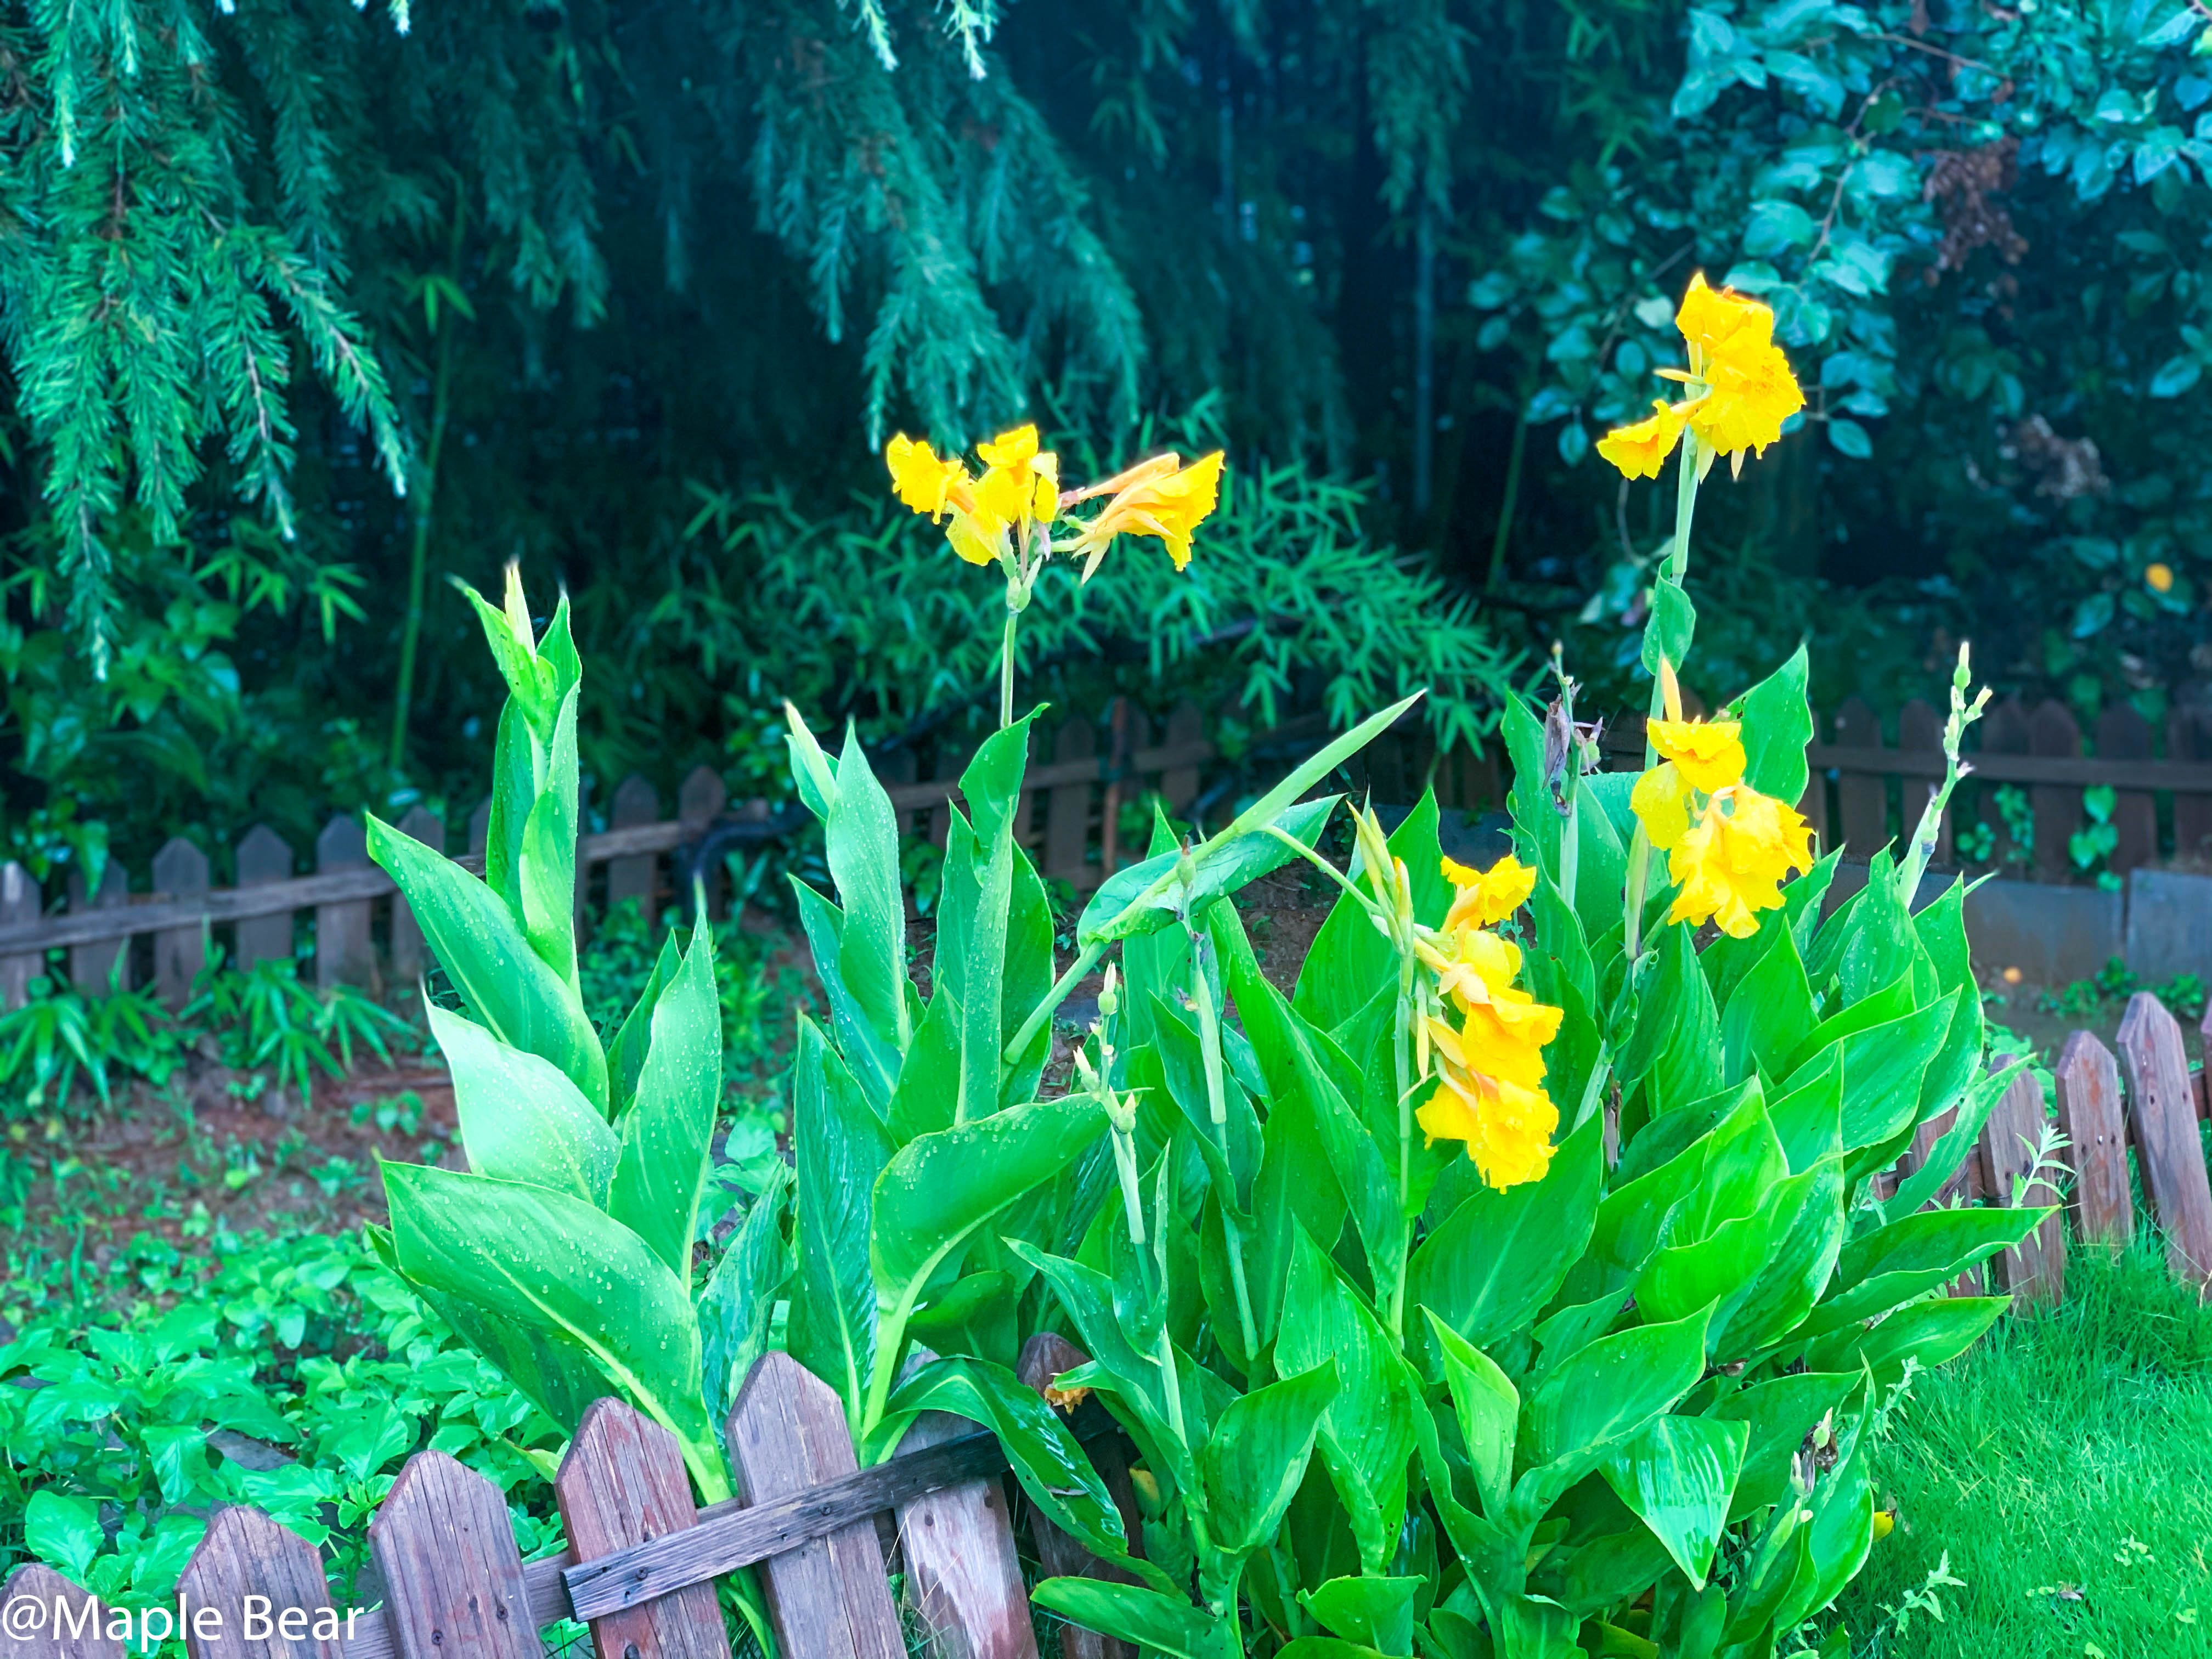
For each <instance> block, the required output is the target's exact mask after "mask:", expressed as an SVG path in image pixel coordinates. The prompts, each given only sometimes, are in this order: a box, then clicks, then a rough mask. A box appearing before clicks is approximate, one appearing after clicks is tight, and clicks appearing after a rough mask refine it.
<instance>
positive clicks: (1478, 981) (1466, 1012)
mask: <svg viewBox="0 0 2212 1659" xmlns="http://www.w3.org/2000/svg"><path fill="white" fill-rule="evenodd" d="M1443 873H1444V875H1445V877H1446V878H1447V879H1449V881H1450V882H1451V883H1452V884H1453V886H1454V888H1455V893H1454V895H1453V898H1452V905H1451V909H1450V911H1449V914H1448V915H1446V917H1445V921H1444V926H1443V929H1442V930H1441V931H1440V932H1438V933H1431V934H1427V935H1426V936H1425V937H1424V938H1423V939H1421V941H1420V942H1419V945H1417V946H1416V950H1417V952H1418V954H1419V958H1420V960H1421V962H1422V963H1423V964H1424V965H1425V966H1426V967H1427V968H1428V969H1430V971H1431V972H1432V973H1433V974H1434V975H1436V980H1437V992H1438V994H1440V995H1442V996H1443V997H1446V998H1449V1000H1450V1001H1451V1002H1452V1004H1454V1005H1455V1006H1456V1007H1457V1008H1458V1010H1459V1013H1460V1024H1458V1026H1456V1027H1455V1026H1454V1025H1453V1024H1451V1022H1450V1021H1449V1020H1448V1019H1446V1018H1442V1017H1441V1016H1440V1015H1438V1014H1435V1013H1431V1014H1428V1015H1425V1017H1424V1018H1423V1019H1422V1022H1421V1029H1420V1031H1419V1034H1418V1035H1419V1041H1420V1047H1421V1051H1422V1055H1423V1061H1422V1070H1423V1073H1424V1074H1427V1073H1434V1075H1435V1077H1436V1078H1437V1083H1438V1085H1439V1086H1438V1087H1437V1090H1436V1091H1435V1092H1434V1093H1433V1094H1432V1095H1431V1097H1429V1099H1428V1100H1427V1101H1426V1102H1425V1103H1424V1104H1423V1105H1422V1106H1421V1108H1420V1109H1419V1113H1418V1114H1417V1116H1418V1119H1419V1123H1420V1126H1421V1131H1422V1133H1424V1134H1425V1135H1426V1136H1427V1137H1428V1138H1429V1139H1430V1140H1431V1141H1437V1140H1463V1141H1465V1142H1466V1143H1467V1155H1468V1157H1469V1158H1473V1159H1474V1163H1475V1167H1476V1168H1477V1169H1479V1170H1481V1171H1482V1178H1483V1180H1484V1182H1486V1184H1488V1185H1490V1186H1492V1187H1496V1188H1506V1187H1512V1186H1517V1185H1518V1184H1519V1183H1521V1182H1524V1181H1539V1180H1541V1179H1542V1178H1543V1176H1544V1172H1545V1170H1547V1169H1548V1168H1549V1167H1550V1166H1551V1162H1552V1136H1553V1134H1554V1133H1557V1131H1558V1129H1559V1109H1558V1108H1557V1107H1555V1106H1553V1103H1552V1097H1550V1096H1549V1095H1548V1094H1547V1093H1545V1091H1544V1048H1545V1045H1546V1044H1547V1043H1548V1042H1551V1041H1552V1039H1553V1037H1555V1036H1558V1035H1559V1020H1560V1017H1561V1015H1560V1010H1559V1009H1557V1008H1553V1007H1549V1006H1546V1005H1545V1004H1543V1003H1541V1002H1538V1001H1537V1000H1535V999H1534V997H1532V996H1530V995H1529V994H1528V992H1526V991H1523V990H1522V989H1521V988H1519V987H1517V986H1516V985H1515V984H1514V982H1513V981H1515V980H1516V979H1517V978H1518V977H1520V974H1521V951H1520V947H1519V946H1517V945H1515V944H1514V943H1513V942H1512V941H1511V940H1510V939H1503V938H1500V937H1499V936H1498V934H1496V933H1492V932H1491V931H1490V924H1492V923H1494V922H1498V921H1504V919H1505V918H1506V917H1507V916H1509V915H1512V913H1513V912H1514V911H1515V910H1516V909H1518V908H1520V907H1521V905H1522V904H1523V903H1524V902H1527V900H1528V895H1529V894H1530V893H1532V892H1533V891H1534V890H1535V885H1536V872H1534V870H1531V869H1528V867H1527V866H1523V865H1522V864H1521V863H1519V862H1518V861H1516V860H1515V859H1514V858H1513V856H1512V855H1511V854H1507V855H1506V856H1505V857H1504V858H1503V859H1501V860H1499V861H1498V863H1497V864H1496V865H1494V866H1492V867H1491V868H1490V869H1489V870H1487V871H1475V870H1471V869H1468V867H1467V866H1464V865H1460V864H1455V863H1453V862H1452V860H1449V859H1446V860H1444V861H1443Z"/></svg>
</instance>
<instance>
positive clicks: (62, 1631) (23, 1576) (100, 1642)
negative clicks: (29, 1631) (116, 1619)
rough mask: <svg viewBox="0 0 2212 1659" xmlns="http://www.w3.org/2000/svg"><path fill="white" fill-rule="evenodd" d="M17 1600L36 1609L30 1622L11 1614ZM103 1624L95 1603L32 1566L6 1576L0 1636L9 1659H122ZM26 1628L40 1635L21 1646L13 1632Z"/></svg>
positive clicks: (50, 1573) (37, 1565)
mask: <svg viewBox="0 0 2212 1659" xmlns="http://www.w3.org/2000/svg"><path fill="white" fill-rule="evenodd" d="M18 1601H29V1602H31V1603H32V1604H33V1605H34V1606H35V1607H38V1608H39V1613H37V1615H36V1616H35V1618H33V1617H32V1616H30V1615H27V1614H24V1613H21V1611H20V1610H19V1609H16V1608H15V1603H16V1602H18ZM107 1619H108V1613H107V1608H106V1606H105V1605H104V1604H102V1603H101V1602H100V1601H99V1600H98V1598H96V1597H94V1596H92V1595H88V1594H87V1593H86V1592H85V1591H83V1590H82V1589H78V1588H77V1586H76V1585H75V1584H72V1583H70V1581H69V1580H68V1579H66V1578H64V1577H62V1576H61V1574H59V1573H58V1572H56V1571H54V1570H53V1569H52V1567H49V1566H45V1565H40V1563H38V1562H35V1561H33V1562H32V1563H30V1564H29V1565H26V1566H21V1567H18V1568H16V1569H15V1571H14V1572H12V1573H10V1574H9V1576H8V1587H7V1590H6V1592H5V1594H4V1595H0V1632H4V1633H6V1634H5V1639H6V1640H7V1642H8V1644H9V1654H10V1655H11V1656H14V1655H16V1654H21V1659H123V1644H122V1643H121V1642H120V1641H118V1640H117V1639H116V1638H114V1637H112V1636H111V1635H109V1634H108V1624H107ZM26 1627H29V1628H33V1629H37V1630H39V1631H40V1632H41V1634H40V1635H39V1636H34V1637H32V1638H29V1639H28V1640H27V1641H26V1639H25V1638H23V1637H22V1636H21V1635H20V1634H17V1633H16V1632H21V1631H22V1630H24V1629H25V1628H26ZM26 1650H27V1651H26Z"/></svg>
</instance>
